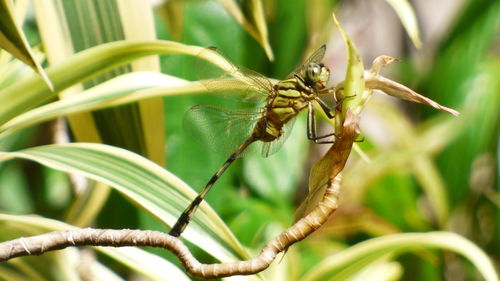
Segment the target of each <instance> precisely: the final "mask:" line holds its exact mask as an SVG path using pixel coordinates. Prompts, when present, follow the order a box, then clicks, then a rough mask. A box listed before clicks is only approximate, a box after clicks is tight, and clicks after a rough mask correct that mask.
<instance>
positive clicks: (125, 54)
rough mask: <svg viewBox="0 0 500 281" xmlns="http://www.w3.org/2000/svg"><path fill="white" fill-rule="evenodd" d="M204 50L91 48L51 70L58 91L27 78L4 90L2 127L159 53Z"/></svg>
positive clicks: (154, 44)
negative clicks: (81, 84)
mask: <svg viewBox="0 0 500 281" xmlns="http://www.w3.org/2000/svg"><path fill="white" fill-rule="evenodd" d="M201 49H202V48H200V47H195V46H189V45H184V44H181V43H177V42H171V41H118V42H112V43H107V44H103V45H99V46H97V47H94V48H90V49H87V50H85V51H82V52H80V53H78V54H76V55H74V56H71V57H70V58H68V59H67V60H66V61H65V62H63V63H60V64H57V65H53V66H50V67H48V68H47V74H48V75H49V77H50V78H51V80H52V82H53V84H54V88H55V90H56V92H51V91H49V90H48V89H47V88H46V87H45V86H44V85H43V81H42V80H41V79H40V78H39V77H37V76H31V77H27V78H26V79H23V80H22V81H20V82H18V83H16V84H14V85H12V86H10V87H8V88H6V89H3V90H2V91H0V99H1V100H2V101H5V102H3V103H2V104H1V105H0V124H3V123H5V122H6V121H7V120H9V119H10V118H12V117H14V116H16V115H18V114H20V113H22V112H24V111H26V110H28V109H31V108H33V107H36V106H38V105H40V104H42V103H44V102H46V101H48V100H50V99H51V98H54V97H55V95H56V93H57V91H61V90H63V89H66V88H68V87H69V86H71V85H74V84H76V83H79V82H82V81H85V80H87V79H89V78H92V77H95V76H97V75H99V74H101V73H104V72H106V71H107V70H110V69H113V68H115V67H117V66H120V65H123V64H125V63H128V62H131V61H133V60H135V59H138V58H141V57H145V56H150V55H158V54H187V55H192V56H196V55H197V54H198V53H199V51H200V50H201ZM19 93H23V94H22V95H20V94H19Z"/></svg>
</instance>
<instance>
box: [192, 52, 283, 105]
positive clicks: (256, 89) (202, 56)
mask: <svg viewBox="0 0 500 281" xmlns="http://www.w3.org/2000/svg"><path fill="white" fill-rule="evenodd" d="M196 73H197V75H198V78H199V79H200V80H201V81H200V82H201V83H203V84H204V85H205V87H206V88H207V89H208V90H209V91H210V92H212V93H215V94H222V95H225V96H227V95H234V94H240V95H241V100H242V101H247V102H254V103H255V102H262V101H264V100H265V99H266V98H267V97H268V96H269V95H270V94H271V93H272V92H273V85H272V83H271V81H270V80H269V79H267V78H266V77H265V76H263V75H261V74H259V73H257V72H255V71H252V70H249V69H246V68H244V67H241V66H237V65H235V64H233V63H232V62H231V60H230V59H229V58H228V57H227V56H225V55H224V54H223V53H222V52H221V51H220V50H218V49H216V48H207V49H203V50H202V51H201V52H200V53H199V54H198V57H197V61H196Z"/></svg>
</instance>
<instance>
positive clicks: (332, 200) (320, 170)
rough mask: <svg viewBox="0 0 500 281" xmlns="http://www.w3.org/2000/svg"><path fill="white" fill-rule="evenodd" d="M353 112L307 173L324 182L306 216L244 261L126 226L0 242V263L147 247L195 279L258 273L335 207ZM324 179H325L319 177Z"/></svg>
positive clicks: (352, 131) (317, 183) (314, 180)
mask: <svg viewBox="0 0 500 281" xmlns="http://www.w3.org/2000/svg"><path fill="white" fill-rule="evenodd" d="M357 126H358V123H357V116H355V115H353V114H351V113H350V111H348V112H347V115H346V120H345V122H344V126H343V128H342V131H341V133H340V136H339V138H338V140H337V141H336V142H335V143H334V144H333V146H332V147H331V148H330V150H329V151H328V153H327V154H326V155H325V157H323V158H322V159H321V160H320V161H319V162H318V165H315V166H316V167H313V171H312V172H311V173H312V175H311V179H312V180H311V181H310V184H313V185H314V186H313V187H312V188H313V189H317V188H319V186H320V185H321V186H325V185H326V190H325V192H324V195H323V199H322V200H321V201H320V202H319V203H318V204H317V205H316V207H315V208H314V209H313V210H312V211H311V212H309V213H308V214H307V215H306V216H304V217H303V218H301V219H300V220H299V221H297V222H296V223H295V224H294V225H293V226H291V227H290V228H288V229H287V230H285V231H284V232H282V233H281V234H280V235H279V236H278V237H276V238H275V239H273V240H271V241H270V242H268V243H267V244H266V245H265V246H264V248H263V249H262V251H261V252H260V254H259V255H258V256H257V257H255V258H253V259H251V260H247V261H237V262H230V263H222V264H202V263H200V262H199V261H198V260H196V259H195V258H194V256H193V255H192V254H191V252H190V251H189V249H188V248H187V247H186V245H185V244H184V243H183V242H182V241H181V240H180V239H178V238H176V237H173V236H170V235H168V234H166V233H163V232H159V231H152V230H131V229H122V230H114V229H90V228H87V229H78V230H67V231H58V232H50V233H46V234H42V235H37V236H32V237H26V238H19V239H15V240H11V241H6V242H3V243H0V262H2V261H7V260H9V259H12V258H15V257H20V256H30V255H40V254H43V253H45V252H48V251H53V250H60V249H64V248H66V247H71V246H112V247H124V246H150V247H159V248H164V249H167V250H169V251H170V252H172V253H173V254H175V255H176V256H177V257H178V258H179V260H180V261H181V262H182V264H183V266H184V268H185V269H186V271H187V272H188V273H189V274H191V275H193V276H196V277H202V278H207V279H211V278H220V277H226V276H232V275H249V274H255V273H258V272H260V271H262V270H264V269H266V268H267V267H269V265H270V264H271V263H272V262H273V260H274V259H275V258H276V255H277V254H278V253H280V252H282V251H284V250H286V249H288V247H290V246H291V245H292V244H294V243H295V242H297V241H300V240H302V239H304V238H306V237H307V236H308V235H309V234H311V233H312V232H314V231H315V230H316V229H318V228H319V227H320V226H321V225H322V224H323V223H325V221H326V220H327V219H328V217H329V216H330V214H332V213H333V212H334V211H335V210H336V209H337V202H338V196H339V192H340V179H341V174H340V171H341V170H342V168H343V167H344V165H345V162H346V161H347V157H348V156H349V153H350V151H351V148H352V144H353V142H354V140H355V139H356V136H357V132H356V131H357ZM318 179H324V180H318Z"/></svg>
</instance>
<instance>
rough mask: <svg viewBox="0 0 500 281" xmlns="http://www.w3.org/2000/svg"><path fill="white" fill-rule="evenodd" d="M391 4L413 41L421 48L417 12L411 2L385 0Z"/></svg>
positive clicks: (405, 0)
mask: <svg viewBox="0 0 500 281" xmlns="http://www.w3.org/2000/svg"><path fill="white" fill-rule="evenodd" d="M385 1H386V2H387V3H389V5H391V6H392V8H393V9H394V11H396V14H397V15H398V16H399V20H401V22H402V23H403V26H404V27H405V29H406V32H408V35H409V36H410V39H411V41H412V42H413V44H414V45H415V47H417V48H420V47H421V46H422V41H420V31H419V29H418V23H417V17H416V16H415V12H414V11H413V8H412V7H411V4H410V3H409V2H408V1H407V0H385Z"/></svg>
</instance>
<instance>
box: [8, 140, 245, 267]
mask: <svg viewBox="0 0 500 281" xmlns="http://www.w3.org/2000/svg"><path fill="white" fill-rule="evenodd" d="M14 158H21V159H29V160H32V161H36V162H39V163H41V164H43V165H45V166H48V167H51V168H54V169H58V170H61V171H65V172H71V173H76V174H80V175H84V176H86V177H88V178H90V179H93V180H96V181H100V182H103V183H106V184H108V185H110V186H112V187H113V188H115V189H116V190H118V191H120V192H121V193H122V194H124V195H126V196H127V197H128V198H130V199H131V200H132V201H133V202H135V203H136V204H138V205H139V206H141V207H143V208H144V209H145V210H146V211H148V212H149V213H151V214H153V215H154V216H155V217H157V218H158V219H160V220H161V221H162V222H164V223H165V224H168V225H172V224H173V223H174V222H175V221H176V219H177V216H178V215H179V214H180V213H181V212H182V211H183V210H184V208H185V206H186V205H187V204H188V203H189V202H190V201H191V199H192V198H194V197H195V196H196V193H195V192H194V191H193V190H192V189H191V188H189V186H187V185H186V184H185V183H184V182H182V181H181V180H180V179H179V178H177V177H176V176H174V175H173V174H171V173H169V172H168V171H166V170H164V169H163V168H161V167H159V166H158V165H156V164H154V163H153V162H151V161H149V160H147V159H145V158H143V157H141V156H139V155H137V154H135V153H132V152H130V151H127V150H124V149H120V148H116V147H112V146H108V145H103V144H95V143H72V144H65V145H48V146H41V147H35V148H30V149H26V150H21V151H18V152H1V153H0V161H7V160H10V159H14ZM183 237H185V238H186V239H188V240H190V241H191V242H192V243H194V244H196V245H198V246H199V247H200V248H202V249H204V250H205V251H206V252H207V253H209V254H210V255H212V256H214V257H216V258H217V259H219V260H221V261H229V260H234V259H242V258H247V257H248V255H247V253H246V251H245V250H244V249H243V247H242V246H241V245H240V244H239V242H238V241H237V240H236V238H235V237H234V236H233V235H232V233H231V231H230V230H229V229H228V228H227V226H226V225H225V224H224V223H223V222H222V220H221V219H220V218H219V217H218V216H217V214H216V213H215V212H214V211H213V210H212V209H211V208H210V207H209V206H208V205H207V204H206V203H202V204H201V207H200V211H199V212H197V214H196V216H195V218H194V220H193V222H192V223H191V224H190V227H188V228H187V230H186V232H185V233H184V235H183Z"/></svg>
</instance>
